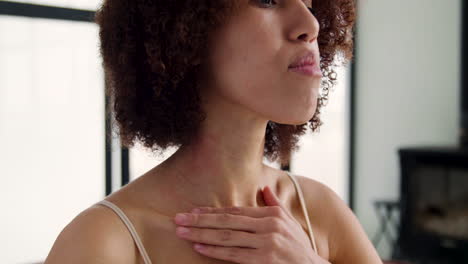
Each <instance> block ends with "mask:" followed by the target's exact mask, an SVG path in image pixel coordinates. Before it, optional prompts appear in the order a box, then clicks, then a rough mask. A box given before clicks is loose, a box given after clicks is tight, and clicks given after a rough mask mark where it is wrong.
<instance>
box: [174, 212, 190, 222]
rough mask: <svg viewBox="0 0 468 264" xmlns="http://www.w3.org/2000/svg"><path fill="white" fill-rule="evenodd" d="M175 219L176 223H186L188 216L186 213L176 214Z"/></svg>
mask: <svg viewBox="0 0 468 264" xmlns="http://www.w3.org/2000/svg"><path fill="white" fill-rule="evenodd" d="M175 221H176V223H178V224H187V223H188V222H189V217H188V215H187V214H176V217H175Z"/></svg>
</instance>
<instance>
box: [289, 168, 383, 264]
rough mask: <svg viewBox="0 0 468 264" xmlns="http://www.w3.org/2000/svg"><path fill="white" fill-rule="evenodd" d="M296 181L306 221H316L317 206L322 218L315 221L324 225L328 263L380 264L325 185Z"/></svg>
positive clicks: (351, 215)
mask: <svg viewBox="0 0 468 264" xmlns="http://www.w3.org/2000/svg"><path fill="white" fill-rule="evenodd" d="M298 177H299V178H300V180H301V187H302V189H303V192H304V198H305V200H306V203H307V207H308V208H307V210H308V213H309V218H310V219H314V218H317V216H316V215H315V213H314V212H316V211H317V207H318V206H320V208H321V210H320V212H321V213H323V215H322V216H319V217H324V218H322V219H321V220H320V221H321V222H322V223H327V225H326V226H327V229H328V230H327V231H328V232H329V233H328V242H329V250H330V252H329V254H330V257H329V259H330V262H331V263H333V264H349V263H359V264H381V263H382V260H381V258H380V257H379V255H378V253H377V251H376V250H375V248H374V246H373V245H372V243H371V242H370V240H369V238H368V237H367V235H366V233H365V232H364V229H363V228H362V226H361V224H360V223H359V221H358V219H357V218H356V216H355V215H354V213H353V212H352V211H351V209H350V208H349V207H348V205H346V203H345V202H344V201H343V200H342V199H341V198H340V197H339V196H338V195H337V194H336V193H335V192H334V191H333V190H332V189H330V188H329V187H327V186H326V185H324V184H322V183H319V182H317V181H314V180H312V179H309V178H306V177H303V176H298ZM310 193H314V196H315V197H319V200H317V199H312V198H311V196H312V195H307V194H310ZM318 203H320V205H318ZM322 208H323V209H322ZM311 221H312V220H311ZM312 225H313V223H312Z"/></svg>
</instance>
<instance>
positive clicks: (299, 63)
mask: <svg viewBox="0 0 468 264" xmlns="http://www.w3.org/2000/svg"><path fill="white" fill-rule="evenodd" d="M316 58H317V56H316V55H315V53H314V52H313V51H307V52H306V53H305V54H303V55H302V56H300V57H299V58H297V59H296V60H294V62H293V63H291V64H290V65H289V68H298V67H303V66H315V65H317V61H316Z"/></svg>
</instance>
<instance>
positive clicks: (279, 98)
mask: <svg viewBox="0 0 468 264" xmlns="http://www.w3.org/2000/svg"><path fill="white" fill-rule="evenodd" d="M96 21H97V23H98V25H99V26H100V38H101V54H102V57H103V62H104V63H103V65H104V68H105V71H106V77H107V81H108V88H109V89H108V91H107V92H108V94H109V95H110V96H111V97H112V98H113V103H112V111H113V112H114V113H115V118H116V121H117V123H118V125H119V133H120V138H121V140H122V142H123V144H125V145H127V146H132V145H133V144H134V142H136V141H138V142H141V143H142V144H143V145H144V146H146V147H148V148H150V149H152V150H153V151H163V150H165V149H166V148H167V147H169V146H178V147H179V149H178V150H177V152H176V153H175V154H174V155H172V156H171V157H170V158H168V159H167V160H165V161H164V162H163V163H161V164H160V165H158V166H156V167H155V168H153V169H152V170H150V171H148V172H147V173H146V174H144V175H142V176H141V177H139V178H138V179H136V180H135V181H133V182H131V183H130V184H128V185H126V186H125V187H123V188H122V189H120V190H119V191H117V192H115V193H113V194H112V195H110V196H108V197H106V199H105V200H104V201H101V202H100V203H97V204H96V205H93V206H92V207H90V208H88V209H87V210H85V211H83V212H82V213H81V214H79V215H78V216H77V217H76V218H75V219H74V220H73V221H72V222H71V223H70V224H69V225H67V226H66V227H65V228H64V230H63V231H62V232H61V234H60V235H59V237H58V238H57V240H56V242H55V244H54V246H53V248H52V250H51V252H50V253H49V256H48V258H47V260H46V263H50V264H52V263H156V264H157V263H275V264H280V263H297V264H299V263H300V264H304V263H307V264H319V263H338V264H340V263H359V264H366V263H368V264H371V263H372V264H374V263H381V262H380V258H379V257H378V255H377V253H376V251H375V249H374V248H373V246H372V245H371V243H370V242H369V240H368V239H367V237H366V235H365V233H364V231H363V229H362V227H361V226H360V224H359V222H358V221H357V219H356V217H355V216H354V215H353V213H352V212H351V210H350V209H349V208H348V207H347V206H346V204H344V202H343V201H342V200H341V199H340V198H339V197H338V196H337V195H336V194H335V193H334V192H333V191H332V190H330V189H329V188H327V187H326V186H324V185H322V184H320V183H318V182H316V181H314V180H311V179H309V178H307V177H303V176H299V175H297V176H295V175H291V174H287V173H285V172H284V171H281V170H278V169H275V168H272V167H269V166H267V165H265V164H264V163H263V158H264V157H266V158H268V159H269V160H270V161H280V162H281V163H282V164H284V163H286V161H287V160H288V157H289V156H290V154H291V153H292V151H294V150H295V149H296V148H297V141H298V138H299V136H301V135H303V134H304V133H305V131H306V128H307V126H308V125H309V126H310V127H311V128H312V130H313V131H314V132H315V131H316V130H318V128H319V126H320V125H321V121H320V118H319V114H320V108H321V107H322V106H323V105H324V104H325V101H326V99H327V96H328V89H329V88H330V87H331V86H332V85H333V84H334V81H335V72H334V71H333V68H332V66H334V65H335V64H334V60H333V59H334V57H335V55H336V54H338V53H341V54H342V55H343V58H344V61H345V62H346V61H348V60H349V59H350V58H351V50H352V39H351V38H350V36H351V30H352V27H353V24H354V4H353V1H352V0H318V1H313V2H312V1H311V0H309V1H301V0H276V1H264V0H237V1H236V0H216V1H213V0H112V1H111V0H107V1H104V3H103V6H102V7H101V8H100V9H99V11H98V12H97V16H96ZM320 87H322V89H323V92H322V94H320V93H319V89H320ZM301 190H303V191H302V192H301ZM196 208H198V209H200V210H201V212H196V210H195V209H196ZM184 213H185V214H184ZM182 216H185V220H184V218H183V217H182Z"/></svg>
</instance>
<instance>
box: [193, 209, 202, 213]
mask: <svg viewBox="0 0 468 264" xmlns="http://www.w3.org/2000/svg"><path fill="white" fill-rule="evenodd" d="M192 213H194V214H199V213H201V210H200V208H194V209H192Z"/></svg>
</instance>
